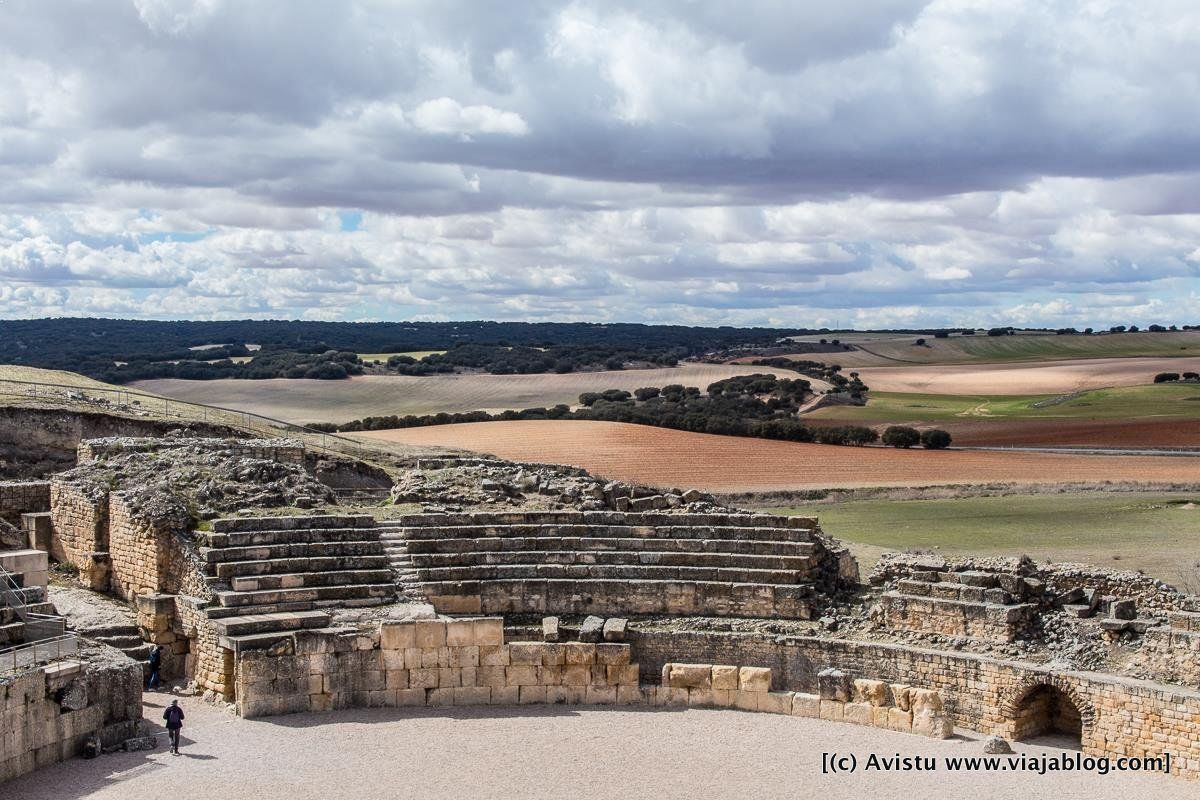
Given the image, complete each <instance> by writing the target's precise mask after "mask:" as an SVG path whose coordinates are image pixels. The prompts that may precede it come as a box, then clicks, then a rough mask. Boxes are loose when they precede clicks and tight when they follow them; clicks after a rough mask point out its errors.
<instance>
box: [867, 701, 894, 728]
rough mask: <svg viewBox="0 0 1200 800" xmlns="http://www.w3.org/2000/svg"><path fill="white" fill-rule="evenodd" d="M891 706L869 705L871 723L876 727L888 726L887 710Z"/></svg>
mask: <svg viewBox="0 0 1200 800" xmlns="http://www.w3.org/2000/svg"><path fill="white" fill-rule="evenodd" d="M892 708H893V707H892V706H871V724H872V725H873V726H875V727H876V728H886V727H887V726H888V712H889V711H891V710H892Z"/></svg>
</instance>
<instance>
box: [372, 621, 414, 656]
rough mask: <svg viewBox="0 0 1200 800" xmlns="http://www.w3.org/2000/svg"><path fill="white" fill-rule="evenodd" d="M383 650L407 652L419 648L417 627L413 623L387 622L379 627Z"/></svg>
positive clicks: (380, 643) (380, 644)
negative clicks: (411, 648) (412, 648)
mask: <svg viewBox="0 0 1200 800" xmlns="http://www.w3.org/2000/svg"><path fill="white" fill-rule="evenodd" d="M379 646H380V648H382V649H383V650H407V649H408V648H410V647H416V646H417V626H416V625H415V624H414V623H412V622H385V623H383V624H381V625H380V626H379Z"/></svg>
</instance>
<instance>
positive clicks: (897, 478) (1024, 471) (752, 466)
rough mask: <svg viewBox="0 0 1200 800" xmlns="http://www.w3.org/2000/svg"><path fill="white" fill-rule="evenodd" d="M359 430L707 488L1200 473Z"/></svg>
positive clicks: (515, 433) (1181, 464) (1157, 461)
mask: <svg viewBox="0 0 1200 800" xmlns="http://www.w3.org/2000/svg"><path fill="white" fill-rule="evenodd" d="M356 435H360V436H365V437H370V438H375V439H384V440H387V441H396V442H403V443H405V444H410V445H426V446H438V447H453V448H460V449H463V450H472V451H475V452H481V453H491V454H494V455H497V456H500V457H502V458H507V459H513V460H516V461H540V462H546V463H555V464H571V465H575V466H580V467H584V468H586V469H588V470H590V471H591V472H593V473H595V474H597V475H602V476H605V477H609V478H619V479H623V480H630V481H638V482H641V483H648V484H652V485H657V486H679V487H697V488H701V489H706V490H709V491H769V490H779V489H802V488H822V487H833V486H924V485H931V484H961V483H993V482H1016V483H1059V482H1090V481H1139V482H1146V483H1155V482H1159V483H1161V482H1185V481H1195V482H1200V459H1193V458H1181V457H1169V456H1145V457H1143V456H1101V455H1073V454H1071V455H1057V454H1048V453H1004V452H993V451H970V450H958V451H956V450H948V451H933V452H930V451H924V450H895V449H891V448H879V447H871V448H862V447H836V446H831V445H817V444H796V443H792V442H776V441H770V440H766V439H749V438H740V437H733V436H714V435H710V434H702V433H687V432H685V431H673V430H667V429H664V428H652V427H648V426H644V425H630V424H626V423H619V422H586V421H579V420H531V421H523V422H481V423H474V424H468V425H439V426H433V427H428V428H409V429H403V430H388V431H373V432H370V433H363V434H356Z"/></svg>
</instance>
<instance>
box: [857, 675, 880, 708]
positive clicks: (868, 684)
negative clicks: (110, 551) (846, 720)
mask: <svg viewBox="0 0 1200 800" xmlns="http://www.w3.org/2000/svg"><path fill="white" fill-rule="evenodd" d="M853 689H854V691H853V696H852V697H851V699H852V700H853V701H854V702H855V703H866V704H868V705H872V706H885V705H887V694H888V687H887V684H886V683H884V682H883V681H873V680H868V679H866V678H858V679H856V680H855V681H854V683H853Z"/></svg>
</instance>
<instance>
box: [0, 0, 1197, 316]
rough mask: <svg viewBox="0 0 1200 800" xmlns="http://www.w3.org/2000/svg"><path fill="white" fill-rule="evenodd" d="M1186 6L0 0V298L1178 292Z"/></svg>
mask: <svg viewBox="0 0 1200 800" xmlns="http://www.w3.org/2000/svg"><path fill="white" fill-rule="evenodd" d="M1197 26H1200V12H1198V11H1197V10H1196V9H1195V7H1194V4H1192V3H1190V2H1186V1H1185V0H1154V1H1152V2H1147V3H1142V4H1138V5H1137V6H1136V7H1134V6H1129V7H1120V6H1108V5H1103V6H1102V5H1100V4H1083V5H1077V4H1055V3H1047V2H1043V0H1018V1H1017V2H1013V3H1008V4H1003V5H992V6H988V5H986V4H984V5H980V4H978V3H971V2H966V0H929V1H928V2H927V1H926V0H870V2H863V3H854V4H842V5H840V6H838V5H830V4H796V3H785V2H781V0H756V1H754V2H747V3H743V4H740V5H739V6H738V10H737V12H736V13H732V12H731V11H730V6H729V5H728V4H727V3H721V2H716V0H711V1H710V0H694V1H693V2H683V1H682V0H681V1H680V2H669V1H668V0H654V1H653V2H638V3H633V2H624V1H623V0H622V2H615V3H612V2H600V1H599V0H581V1H580V2H574V3H572V2H557V1H555V0H537V1H536V2H528V3H516V4H501V3H495V4H492V3H479V2H472V1H471V0H440V2H433V0H421V2H414V3H406V4H396V3H391V2H384V1H383V0H357V1H356V2H347V3H343V4H330V3H326V2H321V1H320V0H296V1H295V2H290V3H287V4H279V3H275V2H267V0H237V1H236V2H235V0H56V1H55V2H41V1H40V0H7V2H5V3H3V4H0V71H3V72H4V74H5V75H6V80H5V81H4V82H3V86H0V315H4V316H24V315H31V314H63V313H71V314H117V313H119V314H122V315H131V316H212V317H219V316H310V317H314V318H328V317H344V318H350V319H367V318H423V319H428V318H463V317H474V318H478V317H499V318H520V317H529V318H534V319H575V318H587V319H631V320H635V319H649V320H658V321H673V322H680V321H682V322H706V323H721V324H724V323H768V324H788V325H803V324H814V325H815V324H832V323H833V322H834V321H837V320H840V321H841V322H843V324H848V323H849V322H851V321H853V322H855V323H857V324H864V325H885V324H964V323H973V322H977V321H978V322H986V321H988V320H992V319H995V320H997V321H1004V315H1009V317H1011V318H1013V319H1020V320H1022V321H1025V322H1029V323H1038V324H1080V323H1081V324H1093V323H1095V324H1104V323H1106V322H1109V321H1110V320H1111V321H1114V322H1130V321H1137V322H1141V323H1143V324H1144V323H1146V322H1153V321H1159V320H1160V319H1161V320H1167V321H1170V320H1174V321H1192V322H1195V321H1200V301H1198V300H1197V296H1196V291H1195V280H1196V278H1197V277H1200V208H1198V207H1197V196H1198V194H1197V192H1196V191H1195V186H1196V183H1197V177H1198V176H1200V102H1198V101H1200V97H1197V93H1198V90H1197V88H1196V87H1197V86H1198V85H1200V81H1198V78H1200V75H1198V73H1200V54H1198V53H1197V51H1196V49H1195V47H1194V46H1193V43H1192V41H1191V39H1190V38H1189V37H1187V36H1184V35H1180V34H1179V33H1178V32H1179V31H1184V30H1192V29H1195V28H1196V27H1197ZM1139 315H1140V316H1139Z"/></svg>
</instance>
